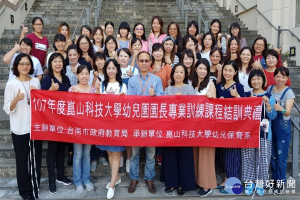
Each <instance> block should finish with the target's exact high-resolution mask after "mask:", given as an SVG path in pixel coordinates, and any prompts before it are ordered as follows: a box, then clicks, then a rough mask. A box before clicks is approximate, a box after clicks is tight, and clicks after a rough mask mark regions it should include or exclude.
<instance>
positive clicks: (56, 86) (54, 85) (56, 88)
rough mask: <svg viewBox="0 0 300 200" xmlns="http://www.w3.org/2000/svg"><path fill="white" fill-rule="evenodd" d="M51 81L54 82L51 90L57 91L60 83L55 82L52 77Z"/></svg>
mask: <svg viewBox="0 0 300 200" xmlns="http://www.w3.org/2000/svg"><path fill="white" fill-rule="evenodd" d="M51 81H52V84H51V87H50V89H49V90H53V91H57V90H58V89H59V85H58V83H54V80H53V79H51Z"/></svg>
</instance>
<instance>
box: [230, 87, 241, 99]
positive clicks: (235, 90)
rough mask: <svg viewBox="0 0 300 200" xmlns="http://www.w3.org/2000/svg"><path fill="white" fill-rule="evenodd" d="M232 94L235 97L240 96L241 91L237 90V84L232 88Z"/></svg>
mask: <svg viewBox="0 0 300 200" xmlns="http://www.w3.org/2000/svg"><path fill="white" fill-rule="evenodd" d="M230 94H231V96H233V97H240V95H239V93H238V92H237V89H236V85H234V86H233V89H232V88H231V89H230Z"/></svg>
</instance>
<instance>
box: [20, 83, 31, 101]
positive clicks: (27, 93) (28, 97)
mask: <svg viewBox="0 0 300 200" xmlns="http://www.w3.org/2000/svg"><path fill="white" fill-rule="evenodd" d="M20 81H21V79H20ZM21 83H22V85H23V87H24V90H25V92H26V99H27V104H28V105H30V96H29V93H30V91H28V92H27V90H26V87H25V85H24V83H23V81H21ZM28 86H29V87H28V89H29V90H30V79H29V81H28Z"/></svg>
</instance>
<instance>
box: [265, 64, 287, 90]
mask: <svg viewBox="0 0 300 200" xmlns="http://www.w3.org/2000/svg"><path fill="white" fill-rule="evenodd" d="M264 72H265V75H266V79H267V86H266V87H264V90H267V89H268V87H269V86H270V85H276V83H275V79H274V72H268V71H267V70H265V69H264ZM286 85H287V86H291V80H290V78H288V80H287V82H286Z"/></svg>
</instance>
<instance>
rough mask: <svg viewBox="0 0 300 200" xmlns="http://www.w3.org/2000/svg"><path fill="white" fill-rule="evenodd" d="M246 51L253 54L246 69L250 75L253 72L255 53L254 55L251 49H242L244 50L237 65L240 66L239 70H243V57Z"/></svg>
mask: <svg viewBox="0 0 300 200" xmlns="http://www.w3.org/2000/svg"><path fill="white" fill-rule="evenodd" d="M245 50H249V51H250V54H251V59H250V61H249V63H248V67H247V69H246V73H247V74H249V73H250V72H251V70H252V64H253V62H254V53H253V51H252V49H251V48H250V47H243V48H242V50H241V52H240V57H239V58H238V60H237V64H238V67H239V70H242V66H243V63H242V59H241V55H242V53H243V51H245Z"/></svg>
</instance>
